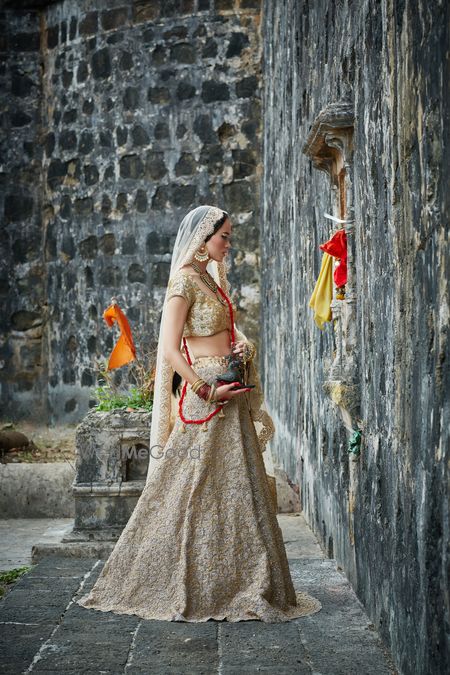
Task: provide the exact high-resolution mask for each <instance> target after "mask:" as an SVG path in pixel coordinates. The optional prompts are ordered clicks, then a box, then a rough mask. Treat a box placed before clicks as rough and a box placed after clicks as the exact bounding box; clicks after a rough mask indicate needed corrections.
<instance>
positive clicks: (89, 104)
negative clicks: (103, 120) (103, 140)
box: [83, 99, 101, 133]
mask: <svg viewBox="0 0 450 675" xmlns="http://www.w3.org/2000/svg"><path fill="white" fill-rule="evenodd" d="M94 110H95V105H94V101H93V100H92V99H86V101H84V102H83V113H84V114H85V115H92V113H93V112H94ZM100 133H101V132H100Z"/></svg>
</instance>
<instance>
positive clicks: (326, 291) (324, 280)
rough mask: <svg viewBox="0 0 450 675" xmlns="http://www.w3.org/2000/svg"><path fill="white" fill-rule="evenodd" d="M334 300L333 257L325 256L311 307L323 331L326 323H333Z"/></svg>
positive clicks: (326, 254) (312, 296)
mask: <svg viewBox="0 0 450 675" xmlns="http://www.w3.org/2000/svg"><path fill="white" fill-rule="evenodd" d="M332 299H333V256H331V255H329V254H328V253H325V252H324V254H323V258H322V265H321V267H320V272H319V277H318V279H317V281H316V285H315V287H314V291H313V294H312V295H311V298H310V300H309V306H310V307H312V308H313V310H314V321H315V322H316V324H317V325H318V326H319V328H320V330H323V324H324V322H325V321H331V301H332Z"/></svg>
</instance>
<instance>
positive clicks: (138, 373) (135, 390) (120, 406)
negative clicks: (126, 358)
mask: <svg viewBox="0 0 450 675" xmlns="http://www.w3.org/2000/svg"><path fill="white" fill-rule="evenodd" d="M136 333H137V332H136ZM135 337H136V336H135ZM138 337H139V336H138ZM139 345H140V347H139ZM139 345H138V344H137V343H136V352H138V348H139V351H140V352H141V353H142V357H138V356H137V357H136V359H135V360H134V361H131V362H130V363H129V364H126V365H125V366H123V368H125V369H127V374H128V378H127V379H128V384H127V385H125V387H124V386H120V385H118V384H116V381H115V379H116V376H115V373H114V371H111V370H108V362H107V361H106V360H104V361H103V362H101V361H98V360H97V361H96V373H97V382H98V386H97V387H95V388H94V390H93V394H94V396H95V398H96V399H97V401H98V403H97V405H96V406H95V410H98V411H110V410H126V409H132V410H145V411H147V412H151V411H152V408H153V390H154V380H155V367H154V363H155V355H156V349H155V348H154V347H152V346H148V345H146V344H145V342H144V340H143V339H141V340H140V341H139ZM120 370H122V369H120Z"/></svg>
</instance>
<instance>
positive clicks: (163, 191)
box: [152, 185, 171, 211]
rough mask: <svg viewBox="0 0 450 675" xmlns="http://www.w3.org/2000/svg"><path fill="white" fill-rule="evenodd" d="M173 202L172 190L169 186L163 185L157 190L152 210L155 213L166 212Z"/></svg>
mask: <svg viewBox="0 0 450 675" xmlns="http://www.w3.org/2000/svg"><path fill="white" fill-rule="evenodd" d="M170 200H171V194H170V189H169V187H168V186H167V185H161V186H160V187H158V188H156V190H155V194H154V195H153V199H152V208H153V209H154V210H155V211H165V210H166V208H168V207H169V205H170Z"/></svg>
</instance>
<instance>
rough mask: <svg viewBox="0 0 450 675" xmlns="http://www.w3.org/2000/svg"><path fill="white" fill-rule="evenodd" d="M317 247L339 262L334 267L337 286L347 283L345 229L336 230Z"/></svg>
mask: <svg viewBox="0 0 450 675" xmlns="http://www.w3.org/2000/svg"><path fill="white" fill-rule="evenodd" d="M319 248H320V249H322V251H325V253H328V255H332V256H333V258H338V259H339V262H338V263H337V264H336V266H335V269H334V283H335V284H336V286H337V287H338V288H339V286H344V285H345V284H346V283H347V235H346V233H345V230H344V229H342V230H337V232H335V233H334V234H333V236H332V237H331V239H329V240H328V241H326V242H325V243H324V244H320V245H319Z"/></svg>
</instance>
